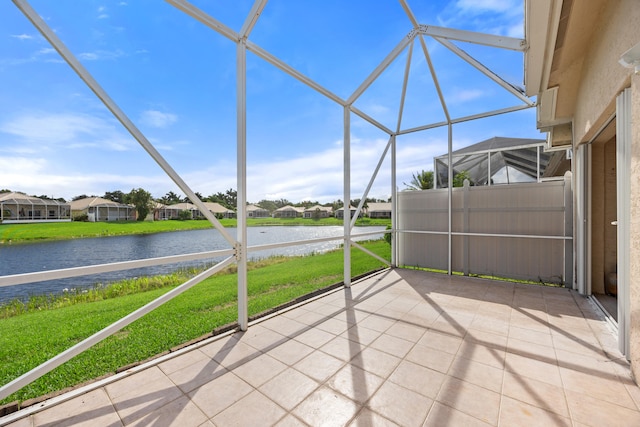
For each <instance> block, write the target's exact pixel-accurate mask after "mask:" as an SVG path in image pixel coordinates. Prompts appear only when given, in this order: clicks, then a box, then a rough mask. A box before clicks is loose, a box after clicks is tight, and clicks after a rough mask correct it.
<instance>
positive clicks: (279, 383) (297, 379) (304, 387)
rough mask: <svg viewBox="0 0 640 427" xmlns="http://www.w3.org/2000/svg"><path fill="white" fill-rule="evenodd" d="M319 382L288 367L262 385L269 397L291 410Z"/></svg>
mask: <svg viewBox="0 0 640 427" xmlns="http://www.w3.org/2000/svg"><path fill="white" fill-rule="evenodd" d="M318 386H319V384H318V383H317V382H316V381H314V380H312V379H311V378H309V377H308V376H306V375H304V374H302V373H300V372H299V371H296V370H295V369H293V368H288V369H286V370H284V371H282V372H281V373H280V374H278V375H276V376H275V377H274V378H272V379H270V380H269V381H267V382H266V383H265V384H263V385H262V386H260V388H259V390H260V391H261V392H262V393H263V394H264V395H265V396H267V397H268V398H269V399H271V400H273V401H274V402H276V403H277V404H278V405H280V406H282V407H283V408H284V409H286V410H288V411H290V410H292V409H293V408H294V407H295V406H297V405H298V404H299V403H300V402H302V401H303V400H304V399H306V398H307V396H308V395H309V394H311V392H313V391H314V390H315V389H316V388H318Z"/></svg>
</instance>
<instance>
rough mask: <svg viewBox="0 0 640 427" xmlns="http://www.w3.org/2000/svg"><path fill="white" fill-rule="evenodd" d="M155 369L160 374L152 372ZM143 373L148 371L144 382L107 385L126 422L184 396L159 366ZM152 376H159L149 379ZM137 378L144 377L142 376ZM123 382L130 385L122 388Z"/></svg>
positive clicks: (121, 416) (114, 403) (119, 412)
mask: <svg viewBox="0 0 640 427" xmlns="http://www.w3.org/2000/svg"><path fill="white" fill-rule="evenodd" d="M147 371H148V372H147ZM155 371H157V372H160V374H152V373H153V372H155ZM143 373H147V377H146V378H145V381H143V382H139V381H124V382H118V383H112V384H109V385H108V386H107V387H106V390H107V393H108V394H109V397H110V398H111V401H112V402H113V405H114V406H115V408H116V410H117V411H118V415H119V416H120V418H121V419H122V421H123V423H124V424H130V423H132V422H134V421H136V420H138V419H140V418H143V417H145V416H147V415H148V414H149V413H151V412H154V411H157V410H158V409H160V408H162V407H164V406H165V405H167V404H169V403H170V402H172V401H174V400H176V399H177V398H178V397H180V396H182V391H181V390H180V389H179V388H178V387H177V386H176V385H175V384H174V383H173V382H172V381H171V380H170V379H169V378H168V377H167V376H165V375H164V374H162V373H161V371H160V369H159V368H157V367H153V368H150V369H147V370H145V371H143V372H141V374H143ZM136 376H137V375H134V376H132V377H130V378H131V379H132V380H133V379H136ZM150 377H157V379H156V380H154V381H148V379H149V378H150ZM137 379H142V377H139V378H137ZM123 384H127V385H128V387H127V388H126V390H123V389H122V385H123Z"/></svg>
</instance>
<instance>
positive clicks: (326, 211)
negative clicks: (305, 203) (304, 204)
mask: <svg viewBox="0 0 640 427" xmlns="http://www.w3.org/2000/svg"><path fill="white" fill-rule="evenodd" d="M332 213H333V208H332V207H331V206H320V205H315V206H311V207H310V208H307V209H305V210H304V212H303V214H302V216H303V218H329V217H330V216H331V214H332Z"/></svg>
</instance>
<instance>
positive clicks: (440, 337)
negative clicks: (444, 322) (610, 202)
mask: <svg viewBox="0 0 640 427" xmlns="http://www.w3.org/2000/svg"><path fill="white" fill-rule="evenodd" d="M418 344H420V345H423V346H426V347H429V348H433V349H436V350H440V351H444V352H447V353H450V354H456V353H458V349H459V348H460V344H462V338H460V337H459V336H452V335H448V334H443V333H440V332H437V331H431V330H428V331H426V332H425V333H424V335H423V336H422V338H420V340H419V341H418Z"/></svg>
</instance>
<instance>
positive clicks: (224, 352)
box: [202, 340, 261, 369]
mask: <svg viewBox="0 0 640 427" xmlns="http://www.w3.org/2000/svg"><path fill="white" fill-rule="evenodd" d="M207 350H208V349H206V348H203V349H202V351H204V352H205V353H207ZM260 354H261V353H260V351H259V350H257V349H255V348H253V347H251V346H250V345H248V344H245V343H242V342H239V341H237V340H235V341H233V342H232V341H229V345H228V346H225V347H224V348H222V349H221V350H220V351H218V352H215V353H214V354H208V353H207V355H209V356H210V357H211V358H212V359H213V360H215V361H216V362H218V363H219V364H221V365H222V366H224V367H225V368H227V369H233V368H234V367H236V366H240V365H242V364H243V363H247V362H248V361H250V360H251V359H253V358H255V357H258V356H259V355H260Z"/></svg>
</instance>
